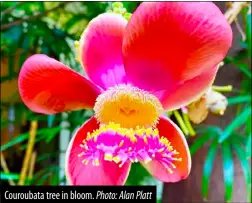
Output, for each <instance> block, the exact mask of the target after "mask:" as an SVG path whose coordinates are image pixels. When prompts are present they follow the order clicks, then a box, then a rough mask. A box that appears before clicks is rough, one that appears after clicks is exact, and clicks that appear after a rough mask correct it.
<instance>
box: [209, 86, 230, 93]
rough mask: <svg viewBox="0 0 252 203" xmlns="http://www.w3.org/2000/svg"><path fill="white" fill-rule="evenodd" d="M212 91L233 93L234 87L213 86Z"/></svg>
mask: <svg viewBox="0 0 252 203" xmlns="http://www.w3.org/2000/svg"><path fill="white" fill-rule="evenodd" d="M212 89H213V90H214V91H216V92H231V91H232V89H233V87H232V85H227V86H214V85H213V86H212Z"/></svg>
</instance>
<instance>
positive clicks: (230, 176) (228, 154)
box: [221, 142, 234, 202]
mask: <svg viewBox="0 0 252 203" xmlns="http://www.w3.org/2000/svg"><path fill="white" fill-rule="evenodd" d="M221 150H222V163H223V175H224V184H225V200H226V201H227V202H230V201H231V200H232V195H233V184H234V164H233V157H232V151H231V146H230V145H229V143H228V142H223V144H222V147H221Z"/></svg>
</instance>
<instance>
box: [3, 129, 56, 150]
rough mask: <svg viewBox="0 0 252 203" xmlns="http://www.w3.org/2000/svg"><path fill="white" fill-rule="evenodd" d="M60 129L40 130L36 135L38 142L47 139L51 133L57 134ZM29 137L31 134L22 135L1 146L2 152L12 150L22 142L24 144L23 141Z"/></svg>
mask: <svg viewBox="0 0 252 203" xmlns="http://www.w3.org/2000/svg"><path fill="white" fill-rule="evenodd" d="M59 128H60V127H55V128H42V129H39V130H38V131H37V134H36V142H38V141H40V140H42V139H44V138H46V137H47V135H48V134H49V133H50V132H55V131H56V132H57V131H58V129H59ZM28 137H29V132H27V133H24V134H20V135H19V136H18V137H16V138H14V139H12V140H11V141H10V142H8V143H6V144H4V145H2V146H1V151H4V150H6V149H8V148H10V147H12V146H14V145H16V144H18V143H20V142H23V141H25V140H27V139H28ZM26 145H27V144H25V145H24V146H26ZM24 146H22V148H23V147H24Z"/></svg>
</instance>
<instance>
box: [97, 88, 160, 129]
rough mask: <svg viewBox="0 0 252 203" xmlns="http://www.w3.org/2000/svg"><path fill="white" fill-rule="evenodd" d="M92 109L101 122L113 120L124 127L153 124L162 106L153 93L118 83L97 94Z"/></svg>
mask: <svg viewBox="0 0 252 203" xmlns="http://www.w3.org/2000/svg"><path fill="white" fill-rule="evenodd" d="M94 111H95V117H96V119H97V120H98V121H99V122H100V123H102V124H108V123H109V122H115V123H120V125H121V126H122V127H125V128H135V127H136V126H141V127H151V126H155V125H156V124H157V122H158V117H159V115H160V114H161V113H162V112H163V107H162V105H161V103H160V102H159V100H158V99H157V98H156V97H155V96H154V95H152V94H150V93H148V92H146V91H144V90H141V89H139V88H136V87H132V86H131V85H118V86H116V87H112V88H109V89H108V90H106V91H105V92H104V93H102V94H101V95H99V96H98V98H97V100H96V103H95V106H94Z"/></svg>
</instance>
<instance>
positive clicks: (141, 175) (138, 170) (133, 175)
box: [126, 163, 150, 185]
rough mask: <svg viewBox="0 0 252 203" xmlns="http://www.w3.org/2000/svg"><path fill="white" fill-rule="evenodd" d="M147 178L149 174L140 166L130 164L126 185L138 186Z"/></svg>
mask: <svg viewBox="0 0 252 203" xmlns="http://www.w3.org/2000/svg"><path fill="white" fill-rule="evenodd" d="M148 176H150V174H149V173H148V171H147V170H146V169H145V168H144V167H143V166H142V165H141V164H139V163H135V164H132V166H131V169H130V174H129V177H128V179H127V182H126V185H139V184H140V183H141V182H142V181H143V180H144V179H145V178H146V177H148Z"/></svg>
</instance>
